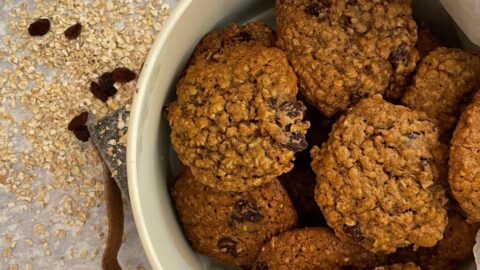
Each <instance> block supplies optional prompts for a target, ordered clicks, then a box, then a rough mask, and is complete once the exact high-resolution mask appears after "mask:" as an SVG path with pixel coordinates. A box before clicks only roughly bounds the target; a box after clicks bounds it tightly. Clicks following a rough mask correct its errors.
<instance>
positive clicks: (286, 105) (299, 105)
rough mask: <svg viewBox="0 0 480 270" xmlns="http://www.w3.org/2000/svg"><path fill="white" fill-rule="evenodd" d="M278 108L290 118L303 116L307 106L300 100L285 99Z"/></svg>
mask: <svg viewBox="0 0 480 270" xmlns="http://www.w3.org/2000/svg"><path fill="white" fill-rule="evenodd" d="M279 110H280V111H282V112H285V113H286V114H287V116H288V117H290V118H296V117H299V116H302V118H303V113H304V112H305V111H306V110H307V107H305V105H303V102H301V101H296V102H289V101H285V102H283V103H282V104H281V105H280V107H279Z"/></svg>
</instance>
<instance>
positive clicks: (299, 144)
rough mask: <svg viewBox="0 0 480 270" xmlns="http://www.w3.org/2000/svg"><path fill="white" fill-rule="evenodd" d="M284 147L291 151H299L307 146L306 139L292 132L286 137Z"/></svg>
mask: <svg viewBox="0 0 480 270" xmlns="http://www.w3.org/2000/svg"><path fill="white" fill-rule="evenodd" d="M285 147H286V148H287V149H289V150H291V151H293V152H301V151H303V150H305V149H307V147H308V143H307V139H305V136H304V135H302V134H300V133H292V134H291V135H290V136H289V137H288V142H287V143H286V144H285Z"/></svg>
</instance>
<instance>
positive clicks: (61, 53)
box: [0, 0, 170, 269]
mask: <svg viewBox="0 0 480 270" xmlns="http://www.w3.org/2000/svg"><path fill="white" fill-rule="evenodd" d="M0 2H2V4H8V3H9V2H10V0H3V1H0ZM31 2H32V3H34V4H35V6H34V8H33V7H31V6H27V4H25V3H24V4H19V5H16V6H15V7H13V8H12V9H11V10H9V11H8V17H7V18H6V21H7V22H8V26H7V29H8V31H7V33H2V36H1V37H0V39H1V41H2V43H3V45H0V47H1V48H0V59H2V61H5V62H7V63H9V65H7V66H8V68H4V69H2V67H0V153H2V154H1V155H0V186H1V188H2V190H5V191H6V192H8V193H10V194H11V195H13V196H15V199H17V201H22V202H20V203H15V202H8V203H7V204H6V206H7V208H13V207H17V208H19V209H20V210H22V209H27V206H28V205H31V203H32V202H35V203H36V204H37V203H38V204H39V205H40V206H41V207H42V208H48V209H50V210H51V211H52V213H53V215H54V217H52V220H54V221H53V222H51V223H49V224H48V225H47V223H45V222H43V221H37V222H42V223H43V224H45V225H41V224H32V223H27V225H28V227H27V228H30V226H31V227H32V230H33V232H34V233H35V234H37V235H43V234H48V232H47V229H46V227H45V226H48V227H49V228H52V227H53V225H55V224H66V225H68V226H75V227H79V228H78V229H79V230H78V231H76V232H77V233H78V235H81V230H80V228H81V227H84V225H85V224H89V218H90V215H91V213H90V212H91V211H92V209H94V208H97V207H99V206H101V205H102V204H103V203H104V201H103V200H104V197H103V193H104V189H105V187H104V183H103V181H102V179H103V167H102V166H101V162H100V156H99V155H98V154H97V152H96V151H95V150H94V148H93V146H92V145H91V144H87V143H79V142H78V140H77V139H76V138H75V136H73V134H72V133H71V132H68V131H67V125H68V123H69V121H70V120H71V119H72V117H73V116H75V115H78V113H80V112H82V111H88V112H89V115H90V116H91V119H92V120H94V119H98V118H101V117H103V116H105V115H107V114H108V113H110V112H112V111H114V110H117V109H119V108H121V107H124V106H127V107H129V104H130V103H131V100H132V98H133V96H134V94H135V93H136V88H135V83H127V84H118V85H116V87H118V93H117V94H116V96H115V97H114V98H112V99H109V100H108V102H107V103H103V102H101V101H99V100H98V99H96V98H95V97H94V96H93V95H92V94H91V92H90V89H89V85H90V82H91V81H92V80H96V79H98V77H99V76H100V75H101V74H103V73H104V72H107V71H112V70H113V69H114V68H116V67H118V66H126V67H129V68H130V69H132V71H134V72H135V73H136V74H139V73H140V69H141V67H142V64H143V62H144V61H145V58H146V56H147V53H148V50H149V48H150V45H151V44H152V43H153V40H154V38H155V36H156V35H157V34H158V31H159V30H160V29H161V27H162V25H163V23H164V21H165V20H166V18H167V17H168V15H169V13H170V11H169V8H168V6H165V5H163V4H162V2H161V0H141V1H140V2H142V4H141V5H140V6H139V5H136V4H134V3H133V1H108V3H107V1H105V0H90V1H72V0H66V1H53V0H52V1H43V0H34V1H31ZM112 3H115V4H112ZM1 8H3V6H2V7H1ZM152 11H154V12H152ZM42 17H48V18H49V20H50V22H51V25H52V29H51V31H50V32H49V33H47V34H46V35H45V36H42V37H36V38H32V37H30V36H29V34H28V31H26V29H27V28H28V26H29V24H30V23H31V22H33V21H34V20H35V19H37V18H42ZM76 22H81V23H82V25H83V26H84V27H83V28H82V32H81V34H80V36H79V37H78V38H77V39H75V40H68V39H66V38H65V36H64V35H63V31H64V30H65V29H67V28H68V27H70V26H72V25H73V24H74V23H76ZM121 22H123V25H124V26H123V27H121V28H120V29H118V28H115V26H116V25H119V23H121ZM13 112H15V115H14V113H13ZM18 115H22V117H19V116H18ZM118 125H119V126H122V127H123V126H126V122H120V123H119V124H118ZM103 133H108V131H103ZM18 138H21V141H22V143H21V144H22V145H23V144H26V145H27V146H28V147H26V149H20V148H19V144H20V143H19V142H17V140H18ZM122 142H123V141H122V139H121V138H120V140H119V141H118V142H117V141H115V142H114V143H113V144H112V145H115V144H120V143H122ZM14 165H15V166H14ZM54 192H55V194H58V193H60V194H61V195H60V196H61V197H60V199H56V198H57V197H55V196H53V195H50V194H53V193H54ZM63 195H65V196H63ZM62 196H63V197H62ZM48 201H49V202H48ZM15 209H16V208H15ZM42 213H43V210H40V214H42ZM104 226H105V225H104ZM77 233H75V234H74V233H70V232H69V233H68V235H66V232H65V231H64V230H61V229H59V230H57V231H56V232H55V235H56V236H57V237H58V238H59V239H57V240H56V241H63V239H65V238H70V237H75V236H74V235H77ZM95 234H96V236H97V237H99V238H100V239H104V237H105V235H104V233H103V231H102V229H101V228H100V229H99V230H98V231H95ZM22 241H25V243H26V245H27V246H33V241H32V240H30V239H25V240H22ZM13 243H14V242H13ZM45 244H46V243H45ZM60 244H61V242H60ZM13 246H14V244H13V245H12V244H10V248H11V249H13ZM52 246H53V244H52ZM8 253H10V254H11V251H8V250H7V249H4V250H3V252H2V255H3V254H8ZM51 253H52V252H51V251H50V249H48V246H47V248H46V249H45V254H46V255H47V256H49V255H50V254H51ZM53 253H54V254H55V253H56V252H55V251H54V252H53ZM98 253H99V251H98V249H97V250H96V251H93V252H90V253H88V252H87V253H86V256H85V257H88V256H89V254H92V256H96V255H97V254H98ZM80 257H82V258H83V257H84V256H83V255H82V253H80ZM0 265H1V263H0ZM7 265H8V264H6V265H5V267H6V266H7ZM60 265H61V266H63V265H65V262H64V261H63V260H62V261H60ZM8 269H17V265H10V266H9V268H8ZM26 269H32V266H31V265H27V266H26Z"/></svg>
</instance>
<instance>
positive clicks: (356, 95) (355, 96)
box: [349, 92, 368, 104]
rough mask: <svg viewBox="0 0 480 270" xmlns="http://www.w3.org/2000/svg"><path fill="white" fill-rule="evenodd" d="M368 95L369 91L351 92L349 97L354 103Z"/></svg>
mask: <svg viewBox="0 0 480 270" xmlns="http://www.w3.org/2000/svg"><path fill="white" fill-rule="evenodd" d="M366 97H368V94H367V93H358V92H352V93H350V94H349V99H350V102H351V103H352V104H356V103H358V102H359V101H360V100H361V99H363V98H366Z"/></svg>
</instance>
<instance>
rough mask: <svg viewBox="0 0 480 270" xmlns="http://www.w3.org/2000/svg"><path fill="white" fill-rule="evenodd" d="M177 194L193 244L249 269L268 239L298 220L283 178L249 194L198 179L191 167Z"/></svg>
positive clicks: (181, 177)
mask: <svg viewBox="0 0 480 270" xmlns="http://www.w3.org/2000/svg"><path fill="white" fill-rule="evenodd" d="M172 197H173V199H174V201H175V207H176V209H177V213H178V215H179V218H180V221H181V223H182V225H183V229H184V231H185V235H186V237H187V238H188V239H189V240H190V242H191V244H192V246H193V248H194V249H195V250H197V251H198V252H200V253H203V254H205V255H208V256H210V257H213V258H215V259H217V260H219V261H222V262H224V263H227V264H231V265H239V266H244V267H249V266H250V265H251V264H252V263H253V262H254V260H255V258H256V256H257V253H258V252H259V251H260V249H261V247H262V246H263V244H264V243H265V242H266V241H268V240H269V239H270V238H271V237H272V236H274V235H276V234H278V233H280V232H282V231H285V230H288V229H291V228H294V227H295V226H296V223H297V217H296V213H295V210H294V208H293V206H292V203H291V201H290V198H289V197H288V195H287V193H286V192H285V190H284V189H283V187H282V185H281V184H280V182H278V180H274V181H272V182H271V183H268V184H266V185H264V186H262V187H259V188H257V189H252V190H250V191H248V192H243V193H235V192H223V191H218V190H215V189H213V188H210V187H208V186H205V185H203V184H201V183H200V182H198V181H196V180H195V179H194V178H193V176H192V174H191V173H190V171H189V170H188V169H187V170H185V171H184V172H183V173H182V174H180V175H179V176H178V177H177V180H176V183H175V186H174V188H173V192H172Z"/></svg>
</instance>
